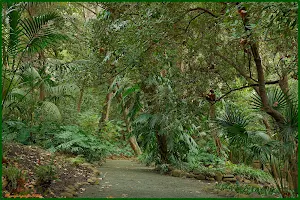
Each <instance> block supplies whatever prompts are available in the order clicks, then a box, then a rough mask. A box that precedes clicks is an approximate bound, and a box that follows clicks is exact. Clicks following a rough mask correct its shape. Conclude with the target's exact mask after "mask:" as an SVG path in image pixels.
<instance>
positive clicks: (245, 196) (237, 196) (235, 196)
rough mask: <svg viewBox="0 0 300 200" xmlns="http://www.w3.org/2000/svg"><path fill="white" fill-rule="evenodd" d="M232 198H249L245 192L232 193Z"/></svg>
mask: <svg viewBox="0 0 300 200" xmlns="http://www.w3.org/2000/svg"><path fill="white" fill-rule="evenodd" d="M234 198H249V195H247V194H236V195H234Z"/></svg>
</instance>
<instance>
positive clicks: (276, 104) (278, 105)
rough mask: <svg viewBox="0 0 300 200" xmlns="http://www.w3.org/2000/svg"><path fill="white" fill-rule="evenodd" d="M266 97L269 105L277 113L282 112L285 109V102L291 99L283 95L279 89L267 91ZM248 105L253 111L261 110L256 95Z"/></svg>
mask: <svg viewBox="0 0 300 200" xmlns="http://www.w3.org/2000/svg"><path fill="white" fill-rule="evenodd" d="M267 97H268V103H269V105H270V106H271V107H272V108H273V109H274V110H277V111H282V110H283V109H285V108H286V106H287V102H288V101H289V100H290V99H291V96H287V95H286V94H284V93H283V92H282V91H281V90H280V89H279V88H272V89H267ZM250 105H251V106H252V108H253V109H258V110H261V109H262V108H263V105H262V102H261V98H260V96H259V95H258V94H256V93H255V94H254V95H253V97H252V99H251V102H250Z"/></svg>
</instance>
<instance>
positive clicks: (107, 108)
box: [98, 92, 113, 132]
mask: <svg viewBox="0 0 300 200" xmlns="http://www.w3.org/2000/svg"><path fill="white" fill-rule="evenodd" d="M112 96H113V93H112V92H109V93H108V94H107V95H106V99H105V104H104V106H103V110H102V115H101V118H100V120H99V125H98V126H99V132H100V131H101V130H102V129H103V126H104V124H105V122H106V121H108V117H109V111H110V104H111V99H112Z"/></svg>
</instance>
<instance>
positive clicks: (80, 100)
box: [77, 87, 84, 112]
mask: <svg viewBox="0 0 300 200" xmlns="http://www.w3.org/2000/svg"><path fill="white" fill-rule="evenodd" d="M83 92H84V87H82V88H81V89H80V94H79V99H78V103H77V112H80V110H81V104H82V100H83Z"/></svg>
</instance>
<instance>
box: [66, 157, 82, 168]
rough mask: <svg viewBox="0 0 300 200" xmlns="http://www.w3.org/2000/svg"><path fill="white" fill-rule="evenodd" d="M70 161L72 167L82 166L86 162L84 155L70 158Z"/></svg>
mask: <svg viewBox="0 0 300 200" xmlns="http://www.w3.org/2000/svg"><path fill="white" fill-rule="evenodd" d="M68 161H70V162H71V163H72V165H74V166H79V165H80V164H82V163H85V162H86V160H85V158H84V157H83V155H78V156H76V157H75V158H69V159H68Z"/></svg>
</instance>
